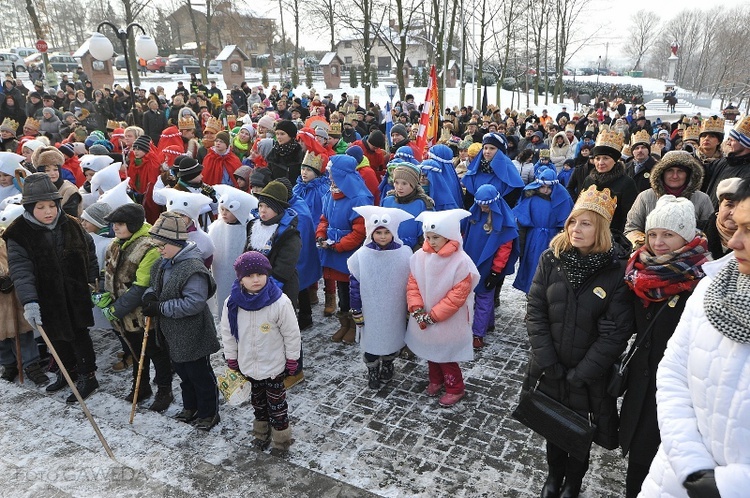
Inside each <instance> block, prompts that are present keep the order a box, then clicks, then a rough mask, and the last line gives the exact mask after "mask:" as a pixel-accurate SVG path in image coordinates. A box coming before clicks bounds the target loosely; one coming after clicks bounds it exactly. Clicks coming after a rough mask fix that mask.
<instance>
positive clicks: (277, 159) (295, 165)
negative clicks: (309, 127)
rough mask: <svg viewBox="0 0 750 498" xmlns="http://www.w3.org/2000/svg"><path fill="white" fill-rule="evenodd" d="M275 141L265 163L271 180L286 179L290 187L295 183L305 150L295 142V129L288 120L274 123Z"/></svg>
mask: <svg viewBox="0 0 750 498" xmlns="http://www.w3.org/2000/svg"><path fill="white" fill-rule="evenodd" d="M275 134H276V140H275V141H274V143H273V148H272V149H271V152H270V153H269V154H268V157H267V158H266V161H267V162H268V169H269V170H271V175H272V176H273V179H274V180H275V179H277V178H281V177H286V178H287V179H288V180H289V181H290V182H292V185H294V183H295V182H296V181H297V177H299V175H300V169H301V167H302V159H304V157H305V150H304V149H303V148H302V146H301V145H300V144H299V142H297V140H296V138H297V127H296V126H295V124H294V123H292V122H291V121H289V120H281V121H278V122H277V123H276V131H275Z"/></svg>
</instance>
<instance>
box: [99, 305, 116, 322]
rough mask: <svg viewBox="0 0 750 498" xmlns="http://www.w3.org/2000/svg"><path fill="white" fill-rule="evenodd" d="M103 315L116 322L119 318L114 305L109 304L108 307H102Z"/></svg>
mask: <svg viewBox="0 0 750 498" xmlns="http://www.w3.org/2000/svg"><path fill="white" fill-rule="evenodd" d="M102 315H104V318H106V319H107V320H109V321H110V322H114V321H115V320H118V318H117V317H116V316H115V307H114V306H107V307H106V308H102Z"/></svg>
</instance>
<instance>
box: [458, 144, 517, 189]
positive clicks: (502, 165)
mask: <svg viewBox="0 0 750 498" xmlns="http://www.w3.org/2000/svg"><path fill="white" fill-rule="evenodd" d="M481 160H482V153H481V152H480V153H479V154H477V156H476V157H475V158H474V160H473V161H471V163H469V167H468V168H467V171H466V174H465V175H464V177H463V179H462V180H461V182H462V183H463V185H464V187H466V191H467V192H468V193H470V194H471V195H474V194H475V193H476V192H477V189H478V188H479V187H481V186H482V185H486V184H490V185H492V186H493V187H495V188H496V189H497V191H498V192H500V195H501V196H502V197H505V196H506V195H508V194H509V193H510V192H512V191H513V190H515V189H517V188H523V187H524V186H525V185H526V184H525V183H524V182H523V180H522V179H521V175H520V174H519V173H518V170H517V169H516V166H515V165H514V164H513V162H512V161H511V160H510V159H508V156H506V155H505V154H503V153H502V151H497V154H495V157H493V158H492V161H491V162H490V166H491V167H492V173H482V172H481V171H480V170H479V163H480V162H481Z"/></svg>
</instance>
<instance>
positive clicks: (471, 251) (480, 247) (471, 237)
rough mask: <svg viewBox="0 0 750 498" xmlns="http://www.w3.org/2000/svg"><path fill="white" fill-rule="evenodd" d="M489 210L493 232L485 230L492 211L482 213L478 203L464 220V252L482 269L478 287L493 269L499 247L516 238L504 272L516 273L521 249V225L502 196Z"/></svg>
mask: <svg viewBox="0 0 750 498" xmlns="http://www.w3.org/2000/svg"><path fill="white" fill-rule="evenodd" d="M490 209H491V211H492V231H491V232H490V233H487V231H486V230H485V229H484V224H485V223H486V222H487V216H488V215H489V214H488V213H483V212H482V210H481V209H480V207H479V206H477V205H476V204H474V205H473V206H472V207H471V210H470V211H471V216H469V217H468V218H465V219H464V220H463V222H462V224H463V233H464V251H465V252H466V254H468V255H469V257H470V258H471V260H472V261H473V262H474V264H475V265H476V267H477V270H479V275H480V279H479V283H478V284H477V288H479V287H480V286H483V285H484V281H485V280H486V279H487V277H488V276H489V274H490V272H491V271H492V260H493V259H494V258H495V254H496V253H497V250H498V249H500V246H502V245H503V244H505V243H506V242H508V241H510V240H513V249H512V250H511V253H510V255H509V256H508V261H507V263H506V264H505V268H504V269H503V271H502V272H501V273H500V274H501V275H512V274H513V272H514V271H515V265H516V261H517V260H518V255H519V252H520V251H519V248H518V228H517V227H516V220H515V218H514V217H513V212H512V211H511V209H510V207H509V206H508V204H507V203H506V202H505V201H504V200H503V199H502V198H500V199H499V200H497V201H495V202H493V203H492V204H490ZM480 290H481V291H482V292H486V291H485V290H484V287H481V288H480Z"/></svg>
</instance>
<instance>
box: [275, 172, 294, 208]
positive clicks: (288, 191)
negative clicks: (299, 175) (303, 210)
mask: <svg viewBox="0 0 750 498" xmlns="http://www.w3.org/2000/svg"><path fill="white" fill-rule="evenodd" d="M276 181H277V182H279V183H280V184H282V185H283V186H284V187H286V200H287V202H288V201H290V200H291V199H292V197H293V196H294V185H292V182H290V181H289V178H287V177H285V176H282V177H281V178H277V179H276Z"/></svg>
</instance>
